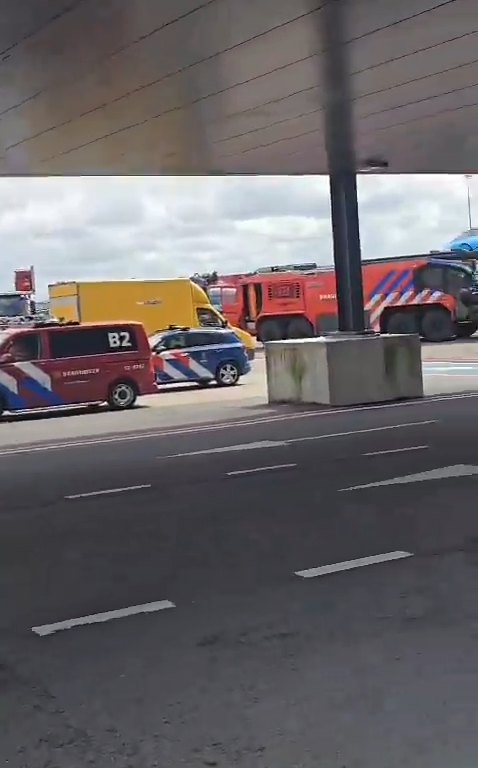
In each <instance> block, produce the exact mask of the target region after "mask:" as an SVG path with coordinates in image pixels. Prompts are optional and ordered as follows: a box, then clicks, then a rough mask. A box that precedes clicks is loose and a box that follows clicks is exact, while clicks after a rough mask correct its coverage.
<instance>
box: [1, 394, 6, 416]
mask: <svg viewBox="0 0 478 768" xmlns="http://www.w3.org/2000/svg"><path fill="white" fill-rule="evenodd" d="M5 410H6V409H5V400H4V399H3V397H0V419H1V418H2V416H3V414H4V413H5Z"/></svg>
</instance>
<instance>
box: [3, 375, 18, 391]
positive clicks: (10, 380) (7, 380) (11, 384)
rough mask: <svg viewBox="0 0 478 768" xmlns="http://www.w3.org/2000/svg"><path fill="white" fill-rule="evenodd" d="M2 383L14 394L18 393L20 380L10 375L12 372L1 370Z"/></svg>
mask: <svg viewBox="0 0 478 768" xmlns="http://www.w3.org/2000/svg"><path fill="white" fill-rule="evenodd" d="M0 384H2V385H3V386H4V387H5V389H8V391H9V392H11V393H12V394H13V395H18V382H17V380H16V378H15V377H14V376H10V374H9V373H5V371H0Z"/></svg>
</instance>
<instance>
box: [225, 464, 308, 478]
mask: <svg viewBox="0 0 478 768" xmlns="http://www.w3.org/2000/svg"><path fill="white" fill-rule="evenodd" d="M296 466H297V464H274V465H272V466H270V467H254V468H253V469H236V471H235V472H226V475H227V476H228V477H234V476H235V475H251V474H254V473H255V472H271V471H272V470H273V469H291V468H292V467H296Z"/></svg>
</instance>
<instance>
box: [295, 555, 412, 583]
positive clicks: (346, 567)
mask: <svg viewBox="0 0 478 768" xmlns="http://www.w3.org/2000/svg"><path fill="white" fill-rule="evenodd" d="M405 557H413V553H412V552H399V551H397V552H386V553H385V554H384V555H372V556H371V557H360V558H358V559H357V560H344V561H343V562H342V563H333V564H332V565H320V566H319V567H318V568H307V570H305V571H296V572H295V575H296V576H300V578H301V579H314V578H315V577H316V576H327V575H328V574H330V573H339V572H340V571H351V570H353V569H354V568H363V567H364V566H365V565H376V564H377V563H388V562H389V561H391V560H402V559H403V558H405Z"/></svg>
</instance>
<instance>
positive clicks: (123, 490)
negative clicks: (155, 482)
mask: <svg viewBox="0 0 478 768" xmlns="http://www.w3.org/2000/svg"><path fill="white" fill-rule="evenodd" d="M152 487H153V486H152V485H151V483H149V484H148V485H128V486H126V487H125V488H107V489H105V490H104V491H89V492H88V493H74V494H72V495H71V496H65V499H86V498H88V497H89V496H108V495H110V494H114V493H126V492H127V491H140V490H142V489H143V488H152Z"/></svg>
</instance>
